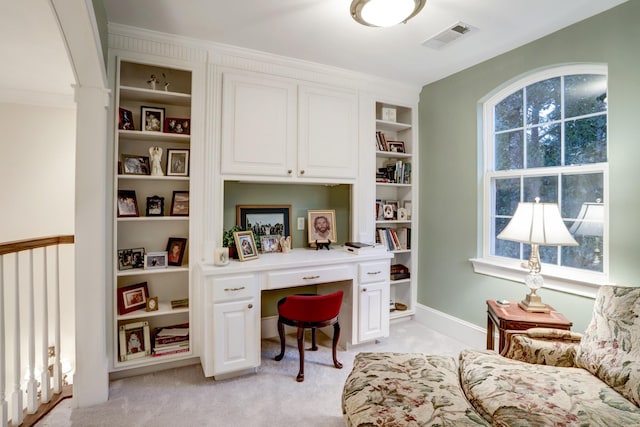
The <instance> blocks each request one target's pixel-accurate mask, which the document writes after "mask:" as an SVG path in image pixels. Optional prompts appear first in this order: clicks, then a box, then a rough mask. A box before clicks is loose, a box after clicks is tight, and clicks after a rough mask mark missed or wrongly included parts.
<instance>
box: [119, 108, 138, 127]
mask: <svg viewBox="0 0 640 427" xmlns="http://www.w3.org/2000/svg"><path fill="white" fill-rule="evenodd" d="M118 129H120V130H136V127H135V124H134V122H133V113H132V112H131V111H130V110H127V109H126V108H119V109H118Z"/></svg>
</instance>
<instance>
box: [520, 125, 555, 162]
mask: <svg viewBox="0 0 640 427" xmlns="http://www.w3.org/2000/svg"><path fill="white" fill-rule="evenodd" d="M560 129H561V128H560V125H559V124H554V125H542V126H536V127H533V128H529V129H527V167H528V168H540V167H546V166H560V165H561V157H562V154H561V153H562V152H561V149H560V143H561V136H560Z"/></svg>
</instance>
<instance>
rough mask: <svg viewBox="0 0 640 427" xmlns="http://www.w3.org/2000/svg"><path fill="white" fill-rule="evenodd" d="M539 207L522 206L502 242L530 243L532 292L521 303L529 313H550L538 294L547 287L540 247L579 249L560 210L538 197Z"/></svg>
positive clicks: (528, 281)
mask: <svg viewBox="0 0 640 427" xmlns="http://www.w3.org/2000/svg"><path fill="white" fill-rule="evenodd" d="M535 200H536V201H535V203H531V202H520V203H518V207H517V208H516V212H515V213H514V214H513V218H511V221H509V224H507V226H506V227H505V228H504V230H502V232H501V233H500V234H498V236H497V237H498V239H502V240H510V241H513V242H520V243H529V244H530V245H531V256H530V257H529V262H528V263H527V267H528V268H529V273H528V274H527V275H526V276H525V279H524V283H525V285H527V287H528V288H529V290H530V292H529V294H528V295H527V296H526V298H525V299H524V300H522V301H520V302H519V303H518V305H519V306H520V307H521V308H522V309H523V310H525V311H529V312H538V313H548V312H549V308H548V307H547V305H546V304H543V302H542V299H541V298H540V296H538V295H537V294H536V291H537V290H538V289H540V288H541V287H542V286H543V285H544V280H543V279H542V275H541V274H540V270H541V265H540V254H539V253H538V247H539V246H540V245H542V246H578V243H577V242H576V241H575V239H574V238H573V236H571V233H569V230H567V227H566V226H565V225H564V221H562V217H561V216H560V209H559V208H558V205H557V204H556V203H540V198H539V197H536V199H535Z"/></svg>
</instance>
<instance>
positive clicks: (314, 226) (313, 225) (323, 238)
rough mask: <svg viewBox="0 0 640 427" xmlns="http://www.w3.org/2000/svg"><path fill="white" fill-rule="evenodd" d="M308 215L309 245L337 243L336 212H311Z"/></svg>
mask: <svg viewBox="0 0 640 427" xmlns="http://www.w3.org/2000/svg"><path fill="white" fill-rule="evenodd" d="M307 215H308V219H307V224H308V229H309V230H308V241H309V244H311V243H316V242H319V243H326V242H335V241H336V240H337V238H336V211H335V210H333V209H331V210H309V211H307Z"/></svg>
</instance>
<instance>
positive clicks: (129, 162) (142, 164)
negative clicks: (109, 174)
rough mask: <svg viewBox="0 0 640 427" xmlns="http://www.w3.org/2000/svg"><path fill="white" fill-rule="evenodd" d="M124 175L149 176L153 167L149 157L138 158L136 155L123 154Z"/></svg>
mask: <svg viewBox="0 0 640 427" xmlns="http://www.w3.org/2000/svg"><path fill="white" fill-rule="evenodd" d="M121 157H122V174H123V175H149V174H151V165H150V163H149V156H138V155H135V154H122V155H121Z"/></svg>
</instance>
